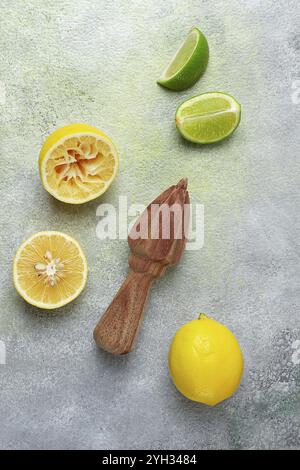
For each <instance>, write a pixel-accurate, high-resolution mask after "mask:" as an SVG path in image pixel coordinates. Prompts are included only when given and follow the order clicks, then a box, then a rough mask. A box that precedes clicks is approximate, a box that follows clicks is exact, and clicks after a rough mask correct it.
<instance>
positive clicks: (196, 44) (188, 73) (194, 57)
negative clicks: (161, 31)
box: [157, 28, 209, 91]
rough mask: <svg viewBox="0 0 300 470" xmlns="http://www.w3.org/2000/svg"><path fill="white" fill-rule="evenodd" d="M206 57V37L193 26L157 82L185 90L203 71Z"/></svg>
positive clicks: (167, 86) (166, 86) (172, 88)
mask: <svg viewBox="0 0 300 470" xmlns="http://www.w3.org/2000/svg"><path fill="white" fill-rule="evenodd" d="M208 58H209V49H208V43H207V40H206V37H205V36H204V34H203V33H202V32H201V31H199V29H198V28H193V29H192V30H191V31H190V33H189V34H188V36H187V38H186V40H185V41H184V43H183V44H182V45H181V47H180V48H179V50H178V51H177V52H176V54H175V56H174V57H173V59H172V61H171V63H170V64H169V66H168V67H167V69H166V70H165V71H164V73H163V75H162V77H161V78H160V79H159V80H158V81H157V83H158V84H159V85H162V86H164V87H165V88H169V89H170V90H176V91H180V90H185V89H186V88H189V87H191V86H192V85H194V84H195V83H196V81H197V80H198V79H199V78H200V76H201V75H202V74H203V73H204V72H205V69H206V67H207V64H208Z"/></svg>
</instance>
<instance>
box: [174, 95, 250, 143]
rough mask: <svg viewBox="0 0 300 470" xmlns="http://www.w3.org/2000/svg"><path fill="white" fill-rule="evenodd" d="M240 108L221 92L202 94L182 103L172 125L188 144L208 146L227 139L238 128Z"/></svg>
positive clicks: (231, 98)
mask: <svg viewBox="0 0 300 470" xmlns="http://www.w3.org/2000/svg"><path fill="white" fill-rule="evenodd" d="M240 119H241V105H240V104H239V103H238V102H237V101H236V100H235V99H234V98H233V97H232V96H230V95H228V94H226V93H221V92H212V93H203V94H201V95H198V96H195V97H194V98H191V99H189V100H187V101H185V102H184V103H182V104H181V105H180V106H179V108H178V109H177V111H176V116H175V122H176V126H177V129H178V130H179V132H180V133H181V135H182V136H183V137H184V138H185V139H187V140H190V141H191V142H194V143H198V144H210V143H213V142H219V141H220V140H223V139H225V138H226V137H229V136H230V135H231V134H232V133H233V132H234V131H235V129H236V128H237V127H238V125H239V123H240Z"/></svg>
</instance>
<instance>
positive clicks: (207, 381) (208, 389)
mask: <svg viewBox="0 0 300 470" xmlns="http://www.w3.org/2000/svg"><path fill="white" fill-rule="evenodd" d="M169 368H170V373H171V377H172V379H173V382H174V384H175V386H176V387H177V388H178V390H179V391H180V392H181V393H182V394H183V395H184V396H186V397H187V398H189V399H190V400H193V401H197V402H200V403H205V404H206V405H210V406H214V405H217V404H218V403H220V402H221V401H223V400H226V398H229V397H230V396H231V395H232V394H233V393H234V392H235V391H236V389H237V388H238V386H239V383H240V381H241V378H242V374H243V355H242V352H241V349H240V346H239V343H238V342H237V340H236V338H235V336H234V334H233V333H232V332H231V331H230V330H229V329H228V328H226V326H224V325H222V324H221V323H218V322H217V321H215V320H213V319H212V318H208V317H207V316H206V315H204V314H203V313H201V315H200V317H199V319H198V320H192V321H190V322H189V323H186V324H185V325H183V326H182V327H181V328H180V329H179V330H178V331H177V333H176V334H175V336H174V338H173V341H172V343H171V346H170V351H169Z"/></svg>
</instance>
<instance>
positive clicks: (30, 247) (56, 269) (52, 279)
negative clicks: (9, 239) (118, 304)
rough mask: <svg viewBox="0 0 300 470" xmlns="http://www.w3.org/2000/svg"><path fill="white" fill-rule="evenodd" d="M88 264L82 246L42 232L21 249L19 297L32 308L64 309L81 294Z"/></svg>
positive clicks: (16, 270) (60, 235) (16, 280)
mask: <svg viewBox="0 0 300 470" xmlns="http://www.w3.org/2000/svg"><path fill="white" fill-rule="evenodd" d="M87 272H88V268H87V261H86V257H85V255H84V253H83V251H82V249H81V248H80V246H79V244H78V243H77V242H76V241H75V240H74V239H73V238H71V237H70V236H68V235H66V234H64V233H61V232H54V231H49V232H39V233H36V234H35V235H33V236H32V237H30V238H29V239H28V240H26V241H25V242H24V243H22V245H21V246H20V247H19V249H18V251H17V253H16V256H15V259H14V265H13V278H14V284H15V287H16V289H17V291H18V293H19V294H20V295H21V296H22V297H23V299H24V300H26V301H27V302H28V303H30V304H31V305H34V306H36V307H39V308H44V309H54V308H58V307H62V306H63V305H66V304H68V303H69V302H71V301H72V300H74V299H75V298H76V297H78V295H79V294H80V293H81V292H82V290H83V289H84V287H85V284H86V280H87Z"/></svg>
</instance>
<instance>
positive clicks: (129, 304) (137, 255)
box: [94, 178, 190, 354]
mask: <svg viewBox="0 0 300 470" xmlns="http://www.w3.org/2000/svg"><path fill="white" fill-rule="evenodd" d="M189 202H190V201H189V193H188V191H187V179H186V178H184V179H182V180H180V181H179V183H178V184H177V185H176V186H171V187H170V188H168V189H167V190H166V191H164V192H163V193H162V194H160V195H159V196H158V197H157V198H156V199H155V200H154V201H152V203H151V204H149V206H148V207H147V208H146V209H145V211H144V212H143V213H142V214H141V216H140V217H139V219H138V220H137V222H136V223H135V225H134V226H133V228H132V229H131V231H130V234H129V236H128V244H129V247H130V250H131V254H130V256H129V267H130V271H129V274H128V276H127V278H126V279H125V281H124V282H123V284H122V286H121V288H120V289H119V291H118V293H117V295H116V296H115V298H114V300H113V301H112V303H111V304H110V306H109V307H108V308H107V310H106V311H105V313H104V314H103V316H102V318H101V319H100V321H99V323H98V324H97V326H96V328H95V330H94V339H95V341H96V343H97V345H98V346H100V347H101V348H103V349H105V350H106V351H108V352H110V353H113V354H127V353H129V352H130V351H132V349H133V347H134V344H135V340H136V338H137V335H138V332H139V327H140V325H141V321H142V316H143V310H144V307H145V304H146V302H147V298H148V295H149V292H150V288H151V286H152V284H153V282H154V280H155V279H157V278H159V277H161V276H163V275H164V273H165V271H166V268H167V267H168V266H170V265H175V264H177V263H178V262H179V260H180V258H181V256H182V253H183V251H184V248H185V242H186V238H185V227H188V224H189ZM164 205H165V206H164ZM164 207H165V209H166V208H167V209H168V208H172V209H173V210H169V211H168V210H167V211H166V212H164ZM168 214H169V215H168ZM168 217H169V219H168ZM168 229H169V230H168Z"/></svg>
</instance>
